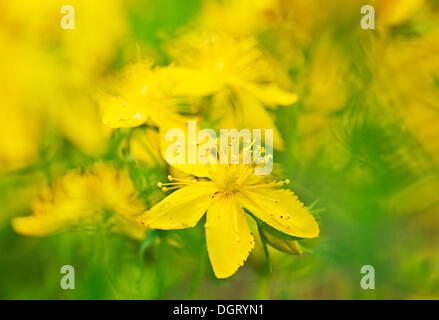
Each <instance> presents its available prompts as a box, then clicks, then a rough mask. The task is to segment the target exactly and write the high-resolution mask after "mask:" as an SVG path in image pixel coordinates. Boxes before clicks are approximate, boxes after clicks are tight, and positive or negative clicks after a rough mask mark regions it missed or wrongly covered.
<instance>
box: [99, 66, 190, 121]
mask: <svg viewBox="0 0 439 320" xmlns="http://www.w3.org/2000/svg"><path fill="white" fill-rule="evenodd" d="M173 73H174V68H173V66H170V67H163V68H160V67H155V68H154V67H153V62H152V61H151V60H146V61H144V62H139V63H135V64H132V65H128V66H127V67H125V69H124V70H123V72H122V75H121V77H120V79H118V80H117V81H116V82H117V84H116V85H115V87H116V90H115V91H116V92H115V93H114V95H112V94H104V95H102V96H101V97H100V106H101V109H102V113H103V122H104V124H105V125H107V126H109V127H111V128H123V127H137V126H140V125H142V124H144V123H148V124H151V125H153V126H158V127H164V128H173V127H175V126H181V125H183V124H184V123H185V121H186V120H185V118H184V117H183V116H181V115H180V114H179V113H178V111H179V106H180V103H182V102H184V101H183V100H182V99H180V98H179V97H178V96H177V95H176V90H177V87H178V83H176V81H173V80H174V79H176V77H174V76H173Z"/></svg>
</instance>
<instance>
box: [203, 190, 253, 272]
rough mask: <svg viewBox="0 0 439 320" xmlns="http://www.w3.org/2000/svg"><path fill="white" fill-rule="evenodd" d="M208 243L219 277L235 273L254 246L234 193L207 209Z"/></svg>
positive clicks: (223, 197) (219, 198) (243, 213)
mask: <svg viewBox="0 0 439 320" xmlns="http://www.w3.org/2000/svg"><path fill="white" fill-rule="evenodd" d="M205 229H206V242H207V250H208V253H209V258H210V263H211V264H212V268H213V271H214V273H215V276H216V277H217V278H220V279H223V278H227V277H230V276H231V275H233V274H234V273H235V272H236V271H237V270H238V268H239V267H241V266H243V265H244V262H245V260H246V259H247V257H248V255H249V254H250V252H251V250H252V249H253V248H254V246H255V240H254V238H253V236H252V234H251V232H250V228H249V226H248V224H247V219H246V214H245V212H244V211H243V210H242V207H241V206H240V205H238V203H237V201H236V200H235V196H233V195H220V196H218V198H216V199H214V200H213V202H212V205H211V206H210V207H209V209H208V210H207V222H206V225H205Z"/></svg>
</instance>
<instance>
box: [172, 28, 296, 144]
mask: <svg viewBox="0 0 439 320" xmlns="http://www.w3.org/2000/svg"><path fill="white" fill-rule="evenodd" d="M169 52H170V54H171V56H172V57H173V59H174V60H175V63H176V66H177V67H180V69H179V72H180V77H184V78H185V79H186V81H185V84H186V85H185V86H181V87H180V88H179V89H180V90H181V91H182V93H184V94H187V95H193V96H199V97H203V96H210V97H211V107H212V110H211V118H212V120H214V121H216V122H217V125H218V127H221V128H236V127H238V128H262V129H273V130H274V141H275V147H277V148H279V149H281V148H282V147H283V140H282V138H281V136H280V133H279V131H278V130H277V128H276V126H275V124H274V121H273V119H272V117H271V115H270V114H269V113H268V112H267V110H266V109H265V107H270V108H274V107H277V106H279V105H282V106H287V105H291V104H293V103H294V102H296V100H297V96H296V94H294V93H291V92H288V91H286V90H283V89H282V88H280V87H279V86H278V85H277V83H276V79H277V78H278V75H277V74H276V73H277V72H279V69H278V68H276V67H275V66H274V63H272V61H270V60H269V59H268V58H267V57H265V56H264V54H263V52H262V51H261V50H260V49H259V48H258V46H257V41H256V39H254V38H245V39H239V40H238V39H236V38H233V37H231V36H229V35H226V34H204V33H203V32H199V33H196V32H192V33H187V34H185V35H183V36H182V37H181V38H179V39H177V40H176V41H175V42H173V43H171V44H170V45H169Z"/></svg>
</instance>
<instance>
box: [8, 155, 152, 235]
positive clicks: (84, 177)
mask: <svg viewBox="0 0 439 320" xmlns="http://www.w3.org/2000/svg"><path fill="white" fill-rule="evenodd" d="M32 208H33V214H32V215H31V216H26V217H17V218H15V219H13V221H12V225H13V227H14V229H15V231H16V232H17V233H20V234H23V235H29V236H43V235H47V234H51V233H54V232H56V231H62V230H66V229H72V228H75V227H79V228H82V229H85V230H88V229H89V228H90V229H92V230H94V229H97V228H103V229H105V230H109V231H114V232H118V233H124V234H127V235H129V236H131V237H133V238H136V239H141V238H142V237H143V235H144V230H143V229H142V228H141V227H139V226H138V224H137V223H136V217H137V216H138V215H139V214H141V213H142V212H143V211H144V210H145V206H144V204H143V202H142V201H141V200H140V199H139V198H138V197H137V194H136V191H135V189H134V186H133V184H132V182H131V179H130V177H129V175H128V173H127V172H126V171H123V170H122V171H119V170H117V169H116V168H114V167H112V166H110V165H108V164H105V163H101V162H98V163H95V164H94V165H92V166H91V167H90V168H88V169H86V170H85V172H84V173H81V171H80V170H73V171H71V172H69V173H67V174H66V175H65V176H63V177H61V178H59V179H58V180H57V181H56V183H55V184H54V185H53V186H52V187H51V188H46V189H45V190H44V191H43V193H42V195H41V197H40V198H39V199H37V200H35V201H34V203H33V205H32Z"/></svg>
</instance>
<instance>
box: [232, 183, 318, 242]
mask: <svg viewBox="0 0 439 320" xmlns="http://www.w3.org/2000/svg"><path fill="white" fill-rule="evenodd" d="M238 197H239V200H240V201H241V204H242V205H243V206H244V207H245V208H247V209H248V210H250V211H251V212H252V213H253V214H254V215H256V216H257V217H258V218H260V219H261V220H263V221H264V222H266V223H267V224H269V225H270V226H272V227H273V228H275V229H277V230H279V231H281V232H283V233H286V234H288V235H291V236H295V237H300V238H315V237H317V236H318V235H319V225H318V224H317V222H316V221H315V219H314V217H313V216H312V215H311V213H310V212H309V209H308V208H307V207H305V206H304V205H303V203H302V202H301V201H299V199H298V198H297V196H296V195H295V194H294V193H293V192H292V191H290V190H286V189H278V190H275V189H271V188H264V189H256V188H252V187H247V188H246V189H245V191H243V192H240V193H239V194H238Z"/></svg>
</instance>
